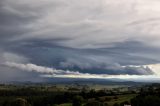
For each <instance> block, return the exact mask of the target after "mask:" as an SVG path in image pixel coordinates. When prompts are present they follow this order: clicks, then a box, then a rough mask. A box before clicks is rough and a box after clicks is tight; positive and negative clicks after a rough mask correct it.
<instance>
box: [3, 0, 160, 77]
mask: <svg viewBox="0 0 160 106" xmlns="http://www.w3.org/2000/svg"><path fill="white" fill-rule="evenodd" d="M90 4H92V5H90ZM157 4H159V2H157V1H156V0H154V1H150V0H147V2H146V0H138V1H135V0H130V1H128V0H121V1H117V0H111V1H109V0H81V1H75V0H68V1H65V0H45V1H44V0H34V1H33V0H23V1H21V0H1V1H0V63H5V62H13V63H17V64H24V66H25V64H27V63H31V64H36V65H39V66H46V67H54V68H56V69H62V70H73V71H74V70H75V71H78V72H79V73H88V74H109V75H119V74H129V75H150V74H151V75H152V74H154V73H153V72H152V70H151V69H148V68H144V67H127V65H140V66H141V65H146V64H155V63H159V62H160V58H159V53H160V50H159V48H160V46H159V40H160V37H159V33H160V32H159V25H160V23H159V18H158V17H159V14H157V11H160V10H159V8H158V7H159V5H157ZM157 6H158V7H157ZM119 10H121V11H119ZM158 13H159V12H158ZM155 17H157V18H155ZM141 23H142V24H141ZM124 66H126V67H124ZM0 68H1V70H8V69H6V68H5V69H4V67H3V68H2V67H1V66H0ZM10 70H12V69H10ZM15 73H16V72H15ZM7 74H8V75H9V71H7ZM25 74H26V75H27V73H25ZM28 74H29V75H28V76H31V74H30V73H28ZM82 75H83V74H82ZM91 76H94V75H91ZM95 77H96V76H95Z"/></svg>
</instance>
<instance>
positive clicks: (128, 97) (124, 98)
mask: <svg viewBox="0 0 160 106" xmlns="http://www.w3.org/2000/svg"><path fill="white" fill-rule="evenodd" d="M135 96H136V94H126V95H117V96H116V97H117V98H116V99H115V96H104V97H99V100H100V101H103V102H106V103H107V104H108V105H109V106H113V105H114V104H115V103H118V104H120V103H122V102H124V101H128V102H130V100H131V99H132V98H134V97H135ZM105 98H110V100H105ZM57 106H72V104H71V103H64V104H60V105H57Z"/></svg>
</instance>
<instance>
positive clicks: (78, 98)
mask: <svg viewBox="0 0 160 106" xmlns="http://www.w3.org/2000/svg"><path fill="white" fill-rule="evenodd" d="M82 102H83V97H82V96H75V97H74V98H73V106H81V104H82Z"/></svg>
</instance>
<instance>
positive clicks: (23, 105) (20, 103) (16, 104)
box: [10, 98, 31, 106]
mask: <svg viewBox="0 0 160 106" xmlns="http://www.w3.org/2000/svg"><path fill="white" fill-rule="evenodd" d="M10 105H11V106H31V105H30V104H29V103H28V102H27V100H25V99H22V98H17V99H15V100H13V101H12V102H11V104H10Z"/></svg>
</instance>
